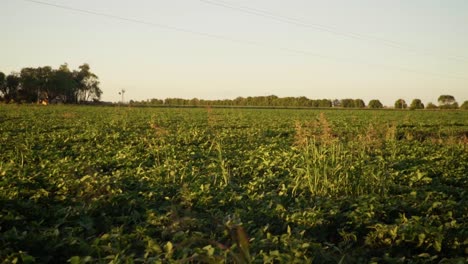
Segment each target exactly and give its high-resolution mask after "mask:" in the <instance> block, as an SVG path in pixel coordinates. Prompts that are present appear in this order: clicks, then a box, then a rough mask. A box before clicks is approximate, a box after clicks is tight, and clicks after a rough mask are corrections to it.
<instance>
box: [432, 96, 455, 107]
mask: <svg viewBox="0 0 468 264" xmlns="http://www.w3.org/2000/svg"><path fill="white" fill-rule="evenodd" d="M437 101H438V102H439V107H440V108H441V109H457V108H458V103H457V101H456V100H455V97H453V96H452V95H441V96H439V99H437Z"/></svg>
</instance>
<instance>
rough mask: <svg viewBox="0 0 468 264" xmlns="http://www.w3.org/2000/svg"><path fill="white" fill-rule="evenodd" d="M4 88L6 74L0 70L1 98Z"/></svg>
mask: <svg viewBox="0 0 468 264" xmlns="http://www.w3.org/2000/svg"><path fill="white" fill-rule="evenodd" d="M5 88H6V75H5V74H4V73H3V72H0V92H1V93H2V97H1V98H2V99H3V98H4V93H3V91H4V90H5Z"/></svg>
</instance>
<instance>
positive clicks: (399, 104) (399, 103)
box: [395, 99, 408, 109]
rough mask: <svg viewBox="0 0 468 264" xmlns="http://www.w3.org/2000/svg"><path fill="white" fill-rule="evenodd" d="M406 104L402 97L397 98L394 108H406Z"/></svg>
mask: <svg viewBox="0 0 468 264" xmlns="http://www.w3.org/2000/svg"><path fill="white" fill-rule="evenodd" d="M407 107H408V105H407V104H406V101H405V100H403V99H398V100H396V101H395V109H406V108H407Z"/></svg>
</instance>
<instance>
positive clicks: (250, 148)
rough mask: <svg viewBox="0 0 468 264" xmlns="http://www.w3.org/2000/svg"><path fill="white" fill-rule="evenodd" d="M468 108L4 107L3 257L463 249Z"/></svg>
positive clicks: (241, 258) (429, 254)
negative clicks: (430, 109) (419, 109)
mask: <svg viewBox="0 0 468 264" xmlns="http://www.w3.org/2000/svg"><path fill="white" fill-rule="evenodd" d="M467 190H468V111H396V110H395V111H382V110H381V111H379V110H375V111H371V110H365V111H364V110H297V109H296V110H292V109H283V110H280V109H217V108H213V109H211V108H196V109H186V108H129V107H90V106H82V107H80V106H42V107H39V106H16V105H0V259H1V260H3V262H5V263H9V262H14V261H15V260H16V261H17V262H18V263H21V262H23V263H34V262H37V263H46V262H55V263H66V262H67V261H70V262H71V263H86V262H92V263H94V262H98V263H125V262H128V263H131V262H136V263H157V262H159V263H171V262H184V261H185V262H190V263H199V262H207V263H219V262H220V263H223V262H228V263H232V262H235V263H250V262H255V263H264V262H266V263H278V262H281V263H292V262H297V263H307V262H314V263H372V262H373V263H465V262H466V261H468V259H467V255H468V222H467V220H466V219H468V206H467V204H468V193H467Z"/></svg>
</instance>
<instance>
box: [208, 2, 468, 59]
mask: <svg viewBox="0 0 468 264" xmlns="http://www.w3.org/2000/svg"><path fill="white" fill-rule="evenodd" d="M199 1H200V2H203V3H206V4H210V5H214V6H219V7H224V8H227V9H231V10H235V11H238V12H243V13H247V14H250V15H255V16H260V17H264V18H268V19H272V20H276V21H279V22H282V23H287V24H292V25H296V26H301V27H306V28H311V29H314V30H319V31H324V32H328V33H331V34H334V35H339V36H342V37H347V38H351V39H356V40H365V41H369V40H370V41H373V42H376V43H380V44H383V45H385V46H388V47H391V48H395V49H402V50H406V51H409V52H412V53H416V54H422V55H428V56H434V57H444V58H446V59H449V60H456V61H459V62H460V61H461V62H468V58H466V57H463V56H441V55H438V54H435V53H433V52H424V51H421V50H419V49H415V48H412V47H409V46H408V45H405V44H403V43H400V42H397V41H394V40H389V39H384V38H380V37H375V36H370V35H364V34H360V33H356V32H349V31H343V30H340V29H337V28H335V27H330V26H327V25H321V24H316V23H308V22H306V21H304V20H301V19H297V18H293V17H287V16H283V15H278V14H274V13H272V12H269V11H266V10H262V9H258V8H252V7H247V6H240V5H233V4H232V3H228V2H226V1H220V0H218V1H216V0H199Z"/></svg>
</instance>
